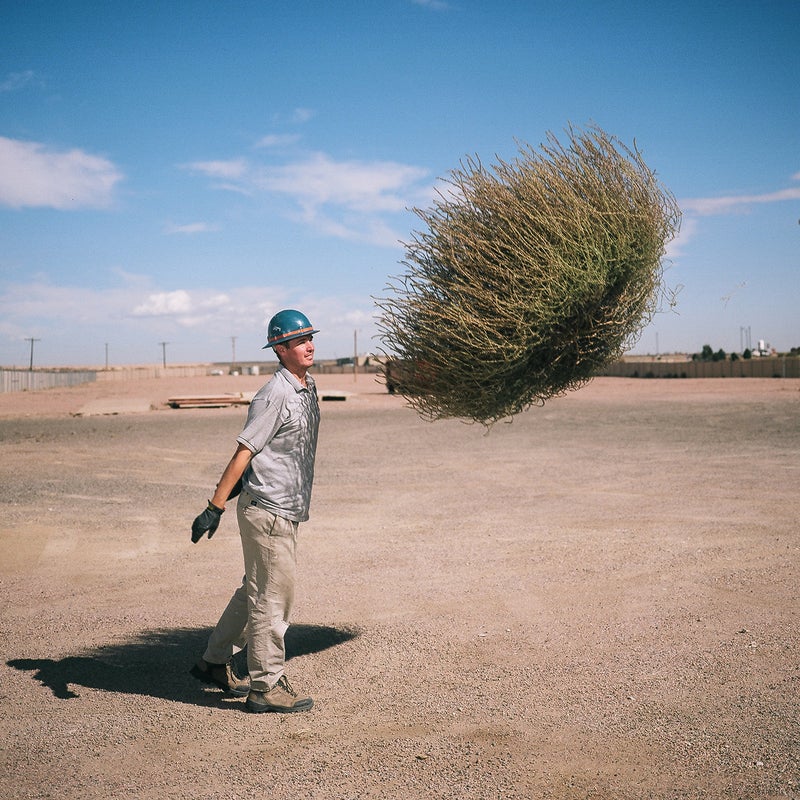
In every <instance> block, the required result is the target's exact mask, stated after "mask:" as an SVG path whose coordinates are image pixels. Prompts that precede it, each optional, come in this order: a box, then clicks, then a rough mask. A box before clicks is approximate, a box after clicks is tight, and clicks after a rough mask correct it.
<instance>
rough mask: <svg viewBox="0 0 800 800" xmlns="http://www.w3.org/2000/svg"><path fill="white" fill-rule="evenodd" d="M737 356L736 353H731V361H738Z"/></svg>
mask: <svg viewBox="0 0 800 800" xmlns="http://www.w3.org/2000/svg"><path fill="white" fill-rule="evenodd" d="M738 360H739V354H738V353H731V361H738Z"/></svg>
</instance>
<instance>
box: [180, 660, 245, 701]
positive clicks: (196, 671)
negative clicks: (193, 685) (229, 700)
mask: <svg viewBox="0 0 800 800" xmlns="http://www.w3.org/2000/svg"><path fill="white" fill-rule="evenodd" d="M189 674H190V675H191V676H192V677H193V678H197V680H199V681H200V682H201V683H209V684H211V685H212V686H216V687H217V688H218V689H222V691H223V692H226V693H227V694H231V695H233V696H234V697H246V696H247V695H248V694H250V689H249V687H248V688H245V689H231V687H230V686H228V684H227V683H223V682H222V681H218V680H217V679H216V678H215V677H214V676H213V675H212V674H211V673H210V672H205V671H204V670H202V669H200V667H198V666H197V664H195V665H194V666H193V667H192V668H191V669H190V670H189Z"/></svg>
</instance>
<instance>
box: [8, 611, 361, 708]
mask: <svg viewBox="0 0 800 800" xmlns="http://www.w3.org/2000/svg"><path fill="white" fill-rule="evenodd" d="M210 634H211V628H172V629H159V630H148V631H142V633H140V634H139V635H138V636H137V637H136V638H135V639H134V640H132V641H126V642H121V643H119V644H107V645H102V646H101V647H97V648H95V649H93V650H89V651H86V652H84V653H83V654H82V655H78V656H67V657H66V658H61V659H59V660H58V661H55V660H53V659H51V658H15V659H12V660H11V661H7V662H6V663H7V664H8V666H9V667H13V668H14V669H18V670H25V671H31V672H33V673H34V675H33V678H34V679H35V680H37V681H39V682H41V683H42V685H43V686H46V687H47V688H48V689H50V691H52V692H53V694H54V695H55V696H56V697H57V698H59V699H61V700H68V699H70V698H73V697H78V696H79V695H78V694H77V692H76V691H73V689H72V688H71V687H72V686H86V687H89V688H92V689H101V690H103V691H106V692H122V693H125V694H141V695H149V696H151V697H161V698H163V699H165V700H174V701H177V702H184V703H193V704H197V703H201V704H202V703H206V704H213V703H217V702H218V701H219V700H220V699H221V698H223V697H225V695H223V694H222V693H221V692H219V691H213V692H205V691H199V688H200V687H201V686H203V684H199V683H198V682H197V681H196V680H195V679H194V678H192V677H191V676H190V675H189V668H190V667H191V666H192V664H194V663H195V661H196V660H197V657H198V656H199V654H201V653H202V652H203V650H204V649H205V646H206V642H207V641H208V637H209V635H210ZM356 636H358V632H357V631H354V630H348V629H339V628H331V627H328V626H325V625H292V626H291V627H290V628H289V630H288V631H287V632H286V640H285V641H286V660H287V661H288V660H289V659H292V658H297V657H298V656H304V655H308V654H310V653H319V652H320V651H322V650H327V649H328V648H329V647H335V646H336V645H339V644H343V643H344V642H348V641H350V640H351V639H354V638H355V637H356ZM234 665H235V668H236V671H237V673H238V674H239V675H246V674H247V665H246V652H241V653H237V655H236V656H235V658H234Z"/></svg>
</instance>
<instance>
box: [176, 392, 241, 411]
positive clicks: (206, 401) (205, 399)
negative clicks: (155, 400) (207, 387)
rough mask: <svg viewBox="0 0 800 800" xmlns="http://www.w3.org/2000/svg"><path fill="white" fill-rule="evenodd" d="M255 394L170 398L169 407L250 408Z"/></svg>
mask: <svg viewBox="0 0 800 800" xmlns="http://www.w3.org/2000/svg"><path fill="white" fill-rule="evenodd" d="M253 394H254V392H238V393H236V394H192V395H184V396H182V397H170V398H169V400H167V405H168V406H170V407H171V408H227V407H228V406H249V405H250V401H251V400H252V399H253Z"/></svg>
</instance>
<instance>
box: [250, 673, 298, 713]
mask: <svg viewBox="0 0 800 800" xmlns="http://www.w3.org/2000/svg"><path fill="white" fill-rule="evenodd" d="M313 705H314V701H313V700H312V699H311V698H310V697H298V696H297V692H295V690H294V689H292V686H291V684H290V683H289V681H288V680H287V679H286V676H285V675H281V677H280V678H278V682H277V683H276V684H275V685H274V686H273V687H272V688H271V689H270V690H269V691H268V692H258V691H255V690H253V689H251V690H250V694H249V695H248V696H247V710H248V711H252V712H254V713H256V714H260V713H261V712H263V711H276V712H277V713H278V714H292V713H294V712H295V711H309V710H310V709H311V706H313Z"/></svg>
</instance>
